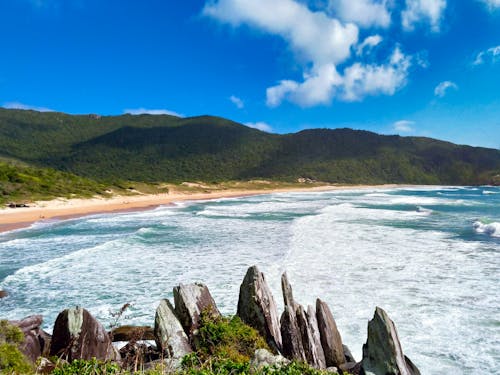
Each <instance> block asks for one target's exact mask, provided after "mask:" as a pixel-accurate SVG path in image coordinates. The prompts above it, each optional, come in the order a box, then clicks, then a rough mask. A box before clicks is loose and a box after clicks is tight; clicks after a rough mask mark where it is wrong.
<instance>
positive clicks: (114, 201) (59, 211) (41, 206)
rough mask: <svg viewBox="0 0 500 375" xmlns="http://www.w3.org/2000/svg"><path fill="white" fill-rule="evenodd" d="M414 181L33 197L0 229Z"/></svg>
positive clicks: (6, 213)
mask: <svg viewBox="0 0 500 375" xmlns="http://www.w3.org/2000/svg"><path fill="white" fill-rule="evenodd" d="M409 186H415V185H398V184H385V185H321V186H312V187H311V186H310V187H306V186H305V187H299V186H297V187H285V188H271V189H228V190H213V191H207V192H190V193H187V192H176V191H174V192H172V193H162V194H143V195H131V196H126V195H117V196H113V197H110V198H101V197H99V198H87V199H81V198H78V199H62V198H58V199H54V200H49V201H37V202H34V203H32V205H31V206H30V207H25V208H4V209H1V210H0V233H4V232H9V231H13V230H17V229H22V228H27V227H29V226H30V225H32V224H34V223H36V222H43V221H45V220H50V219H52V220H69V219H75V218H79V217H84V216H90V215H97V214H105V213H120V212H136V211H146V210H150V209H154V208H156V207H158V206H162V205H169V204H173V203H174V202H182V201H194V200H211V199H221V198H240V197H247V196H254V195H265V194H273V193H287V192H291V193H292V192H321V191H333V190H356V189H391V188H398V187H409Z"/></svg>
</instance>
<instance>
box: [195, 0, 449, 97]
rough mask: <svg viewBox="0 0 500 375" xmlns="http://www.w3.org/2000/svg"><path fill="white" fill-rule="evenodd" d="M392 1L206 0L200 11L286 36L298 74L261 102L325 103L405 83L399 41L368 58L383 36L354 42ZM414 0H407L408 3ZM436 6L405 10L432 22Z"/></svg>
mask: <svg viewBox="0 0 500 375" xmlns="http://www.w3.org/2000/svg"><path fill="white" fill-rule="evenodd" d="M422 2H423V3H424V4H427V3H429V2H430V3H434V2H436V3H438V6H437V8H438V9H439V10H441V8H442V7H443V5H442V4H443V3H444V6H445V5H446V1H445V0H434V1H431V0H422ZM392 3H393V2H392V1H389V0H330V1H329V3H328V5H327V7H326V8H324V9H323V10H316V11H313V10H311V9H309V8H308V7H307V6H306V5H305V4H304V3H302V2H299V1H297V0H252V1H248V0H218V1H209V2H208V3H207V4H206V5H205V7H204V9H203V14H204V15H205V16H208V17H211V18H213V19H215V20H217V21H219V22H222V23H227V24H230V25H232V26H234V27H237V26H240V25H247V26H249V27H252V28H255V29H258V30H260V31H262V32H265V33H267V34H271V35H274V36H278V37H281V38H282V39H283V40H285V42H286V43H287V45H288V48H289V50H290V51H291V52H292V53H293V56H294V57H295V59H296V60H297V61H298V62H299V63H301V64H302V67H303V72H302V80H296V79H282V80H280V81H278V82H277V84H275V85H274V86H271V87H268V88H267V90H266V103H267V105H268V106H269V107H276V106H279V105H280V104H281V103H283V102H284V101H289V102H291V103H294V104H296V105H299V106H301V107H312V106H317V105H328V104H330V103H331V102H332V101H333V100H342V101H359V100H362V99H363V98H364V97H366V96H370V95H393V94H394V93H395V92H396V91H397V90H399V89H400V88H402V87H403V86H405V85H406V83H407V81H408V80H407V77H408V74H409V69H410V67H411V66H412V60H413V59H412V57H411V56H407V55H405V54H404V53H403V51H402V49H401V48H400V47H399V46H395V47H394V48H393V51H392V53H391V54H390V55H389V56H388V57H387V58H386V61H382V62H381V63H369V64H368V63H366V62H364V61H363V60H362V59H361V56H362V55H364V54H367V53H369V51H370V50H371V49H373V48H374V47H376V46H377V45H378V44H380V43H381V41H382V37H381V36H380V35H378V34H375V35H371V36H368V37H366V38H365V39H364V40H363V41H362V42H361V43H359V40H358V39H359V27H380V28H383V27H388V26H389V25H390V22H391V14H390V11H389V8H390V6H389V5H390V4H392ZM413 3H414V1H412V0H407V5H408V4H413ZM435 11H436V10H435V9H434V7H432V6H429V5H426V6H423V7H417V8H415V9H413V8H411V9H410V10H408V12H411V13H412V14H414V15H413V16H411V17H413V18H412V20H411V22H416V20H417V18H418V17H420V18H421V17H427V15H428V14H430V16H429V17H431V19H432V20H433V23H437V21H438V19H440V14H439V16H437V15H435ZM335 17H338V18H335ZM407 17H410V13H408V16H407ZM436 17H437V18H436ZM435 18H436V19H435ZM408 19H409V18H408ZM418 19H419V18H418ZM408 22H410V21H408ZM353 58H354V61H353ZM356 60H358V61H356ZM339 67H342V68H341V69H339Z"/></svg>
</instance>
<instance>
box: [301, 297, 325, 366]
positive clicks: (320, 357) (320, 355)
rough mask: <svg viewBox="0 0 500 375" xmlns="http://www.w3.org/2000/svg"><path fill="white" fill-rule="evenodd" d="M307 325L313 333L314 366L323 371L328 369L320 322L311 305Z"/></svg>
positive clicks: (308, 310)
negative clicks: (319, 326)
mask: <svg viewBox="0 0 500 375" xmlns="http://www.w3.org/2000/svg"><path fill="white" fill-rule="evenodd" d="M306 316H307V323H308V325H309V330H310V332H311V340H312V341H311V344H310V346H311V350H312V357H313V358H314V363H315V364H313V366H316V367H317V368H320V369H323V368H326V360H325V353H324V351H323V347H322V345H321V337H320V334H319V328H318V320H317V319H316V311H315V310H314V307H312V306H311V305H309V306H307V315H306Z"/></svg>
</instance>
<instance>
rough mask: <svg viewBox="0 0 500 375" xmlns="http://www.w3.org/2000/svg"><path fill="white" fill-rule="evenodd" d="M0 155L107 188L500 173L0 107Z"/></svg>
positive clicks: (483, 166) (411, 145)
mask: <svg viewBox="0 0 500 375" xmlns="http://www.w3.org/2000/svg"><path fill="white" fill-rule="evenodd" d="M0 155H2V156H4V157H9V158H14V159H18V160H21V161H23V162H26V163H29V164H33V165H35V166H38V167H50V168H54V169H57V170H61V171H65V172H71V173H73V174H76V175H80V176H83V177H86V178H92V179H97V180H105V181H115V180H136V181H145V182H158V181H168V182H180V181H186V180H204V181H224V180H245V179H253V178H267V179H275V180H284V181H296V180H297V179H298V178H302V177H305V178H310V179H313V180H320V181H324V182H329V183H412V184H415V183H416V184H450V185H476V184H487V183H495V182H496V181H497V178H498V175H499V174H500V150H496V149H488V148H484V147H474V146H467V145H456V144H453V143H451V142H447V141H440V140H436V139H432V138H426V137H402V136H399V135H379V134H377V133H374V132H370V131H367V130H353V129H349V128H340V129H327V128H321V129H306V130H302V131H300V132H297V133H288V134H272V133H266V132H262V131H260V130H257V129H253V128H250V127H247V126H245V125H242V124H239V123H237V122H235V121H232V120H229V119H224V118H221V117H216V116H209V115H203V116H195V117H188V118H182V117H176V116H171V115H148V114H143V115H130V114H125V115H119V116H100V115H95V114H89V115H68V114H65V113H61V112H36V111H26V110H12V109H0Z"/></svg>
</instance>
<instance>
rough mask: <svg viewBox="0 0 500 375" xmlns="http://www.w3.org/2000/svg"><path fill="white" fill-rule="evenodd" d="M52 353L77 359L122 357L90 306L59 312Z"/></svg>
mask: <svg viewBox="0 0 500 375" xmlns="http://www.w3.org/2000/svg"><path fill="white" fill-rule="evenodd" d="M50 355H51V356H59V357H62V358H65V359H67V360H68V361H70V362H71V361H73V360H75V359H87V360H88V359H92V358H96V359H98V360H102V361H107V360H119V359H120V355H119V353H118V352H117V351H116V350H115V348H114V347H113V344H112V342H111V339H110V338H109V335H108V333H107V332H106V330H105V329H104V327H103V326H102V324H101V323H99V322H98V321H97V319H95V318H94V317H93V316H92V315H91V314H90V313H89V312H88V311H87V310H85V309H83V308H81V307H76V308H71V309H67V310H64V311H62V312H61V313H59V315H58V316H57V319H56V322H55V324H54V332H53V334H52V342H51V345H50Z"/></svg>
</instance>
